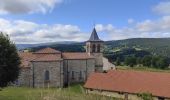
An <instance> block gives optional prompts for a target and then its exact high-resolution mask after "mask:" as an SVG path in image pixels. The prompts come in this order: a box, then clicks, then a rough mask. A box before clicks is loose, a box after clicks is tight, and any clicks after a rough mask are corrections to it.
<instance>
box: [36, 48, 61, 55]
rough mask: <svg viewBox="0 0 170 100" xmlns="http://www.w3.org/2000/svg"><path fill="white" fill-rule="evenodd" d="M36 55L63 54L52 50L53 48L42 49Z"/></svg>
mask: <svg viewBox="0 0 170 100" xmlns="http://www.w3.org/2000/svg"><path fill="white" fill-rule="evenodd" d="M34 53H36V54H51V53H52V54H54V53H61V52H60V51H58V50H55V49H52V48H45V49H41V50H39V51H37V52H34Z"/></svg>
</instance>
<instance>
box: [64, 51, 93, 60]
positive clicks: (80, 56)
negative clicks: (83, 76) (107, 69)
mask: <svg viewBox="0 0 170 100" xmlns="http://www.w3.org/2000/svg"><path fill="white" fill-rule="evenodd" d="M62 56H63V59H92V58H94V57H93V56H90V55H88V53H84V52H65V53H62Z"/></svg>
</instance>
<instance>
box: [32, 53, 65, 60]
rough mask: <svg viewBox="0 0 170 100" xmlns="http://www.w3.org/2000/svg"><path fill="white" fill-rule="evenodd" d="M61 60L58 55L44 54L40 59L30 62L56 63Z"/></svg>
mask: <svg viewBox="0 0 170 100" xmlns="http://www.w3.org/2000/svg"><path fill="white" fill-rule="evenodd" d="M58 60H62V59H61V57H60V56H59V55H56V54H44V55H42V57H37V58H36V59H34V60H32V61H58Z"/></svg>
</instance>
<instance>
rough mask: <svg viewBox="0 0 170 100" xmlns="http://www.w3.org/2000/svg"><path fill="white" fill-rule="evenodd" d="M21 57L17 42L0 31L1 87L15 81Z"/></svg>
mask: <svg viewBox="0 0 170 100" xmlns="http://www.w3.org/2000/svg"><path fill="white" fill-rule="evenodd" d="M19 65H20V58H19V56H18V53H17V49H16V47H15V44H14V43H13V42H11V41H10V39H9V37H8V35H6V34H3V33H2V32H0V87H1V88H2V87H5V86H7V85H8V83H10V82H13V81H15V80H16V79H17V78H18V75H19Z"/></svg>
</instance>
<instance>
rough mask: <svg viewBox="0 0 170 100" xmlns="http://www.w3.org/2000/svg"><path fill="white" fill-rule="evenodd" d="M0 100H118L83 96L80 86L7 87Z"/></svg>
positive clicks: (1, 92)
mask: <svg viewBox="0 0 170 100" xmlns="http://www.w3.org/2000/svg"><path fill="white" fill-rule="evenodd" d="M0 100H118V99H115V98H111V97H105V96H99V95H92V94H85V92H84V89H83V88H82V86H81V85H72V86H70V87H69V88H63V89H61V88H46V89H43V88H34V89H33V88H27V87H7V88H4V89H3V90H2V91H0Z"/></svg>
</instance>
